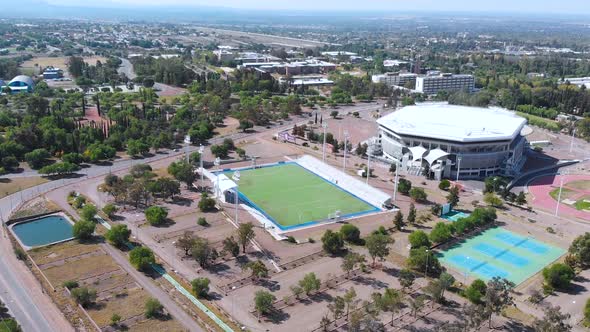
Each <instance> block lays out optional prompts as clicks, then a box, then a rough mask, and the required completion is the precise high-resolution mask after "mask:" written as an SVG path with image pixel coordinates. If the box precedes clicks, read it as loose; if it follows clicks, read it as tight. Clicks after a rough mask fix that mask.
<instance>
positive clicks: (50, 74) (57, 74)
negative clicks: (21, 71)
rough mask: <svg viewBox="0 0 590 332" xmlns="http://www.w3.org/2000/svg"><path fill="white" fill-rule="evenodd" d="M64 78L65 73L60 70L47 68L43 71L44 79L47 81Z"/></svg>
mask: <svg viewBox="0 0 590 332" xmlns="http://www.w3.org/2000/svg"><path fill="white" fill-rule="evenodd" d="M62 77H64V72H63V70H61V69H59V68H55V67H47V68H45V70H44V71H43V79H46V80H54V79H58V78H62Z"/></svg>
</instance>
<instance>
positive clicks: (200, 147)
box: [199, 144, 205, 188]
mask: <svg viewBox="0 0 590 332" xmlns="http://www.w3.org/2000/svg"><path fill="white" fill-rule="evenodd" d="M203 152H205V147H204V146H203V144H201V145H199V154H200V156H199V166H200V169H199V171H200V172H201V188H205V183H204V182H203Z"/></svg>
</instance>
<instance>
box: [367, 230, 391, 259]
mask: <svg viewBox="0 0 590 332" xmlns="http://www.w3.org/2000/svg"><path fill="white" fill-rule="evenodd" d="M393 242H394V241H393V239H392V238H391V237H389V236H388V235H384V234H371V235H369V236H368V237H367V239H366V240H365V246H366V247H367V250H368V251H369V255H370V256H371V258H372V259H373V265H375V260H376V259H377V258H379V259H381V260H382V259H384V258H385V257H386V256H387V255H389V246H390V245H391V244H393Z"/></svg>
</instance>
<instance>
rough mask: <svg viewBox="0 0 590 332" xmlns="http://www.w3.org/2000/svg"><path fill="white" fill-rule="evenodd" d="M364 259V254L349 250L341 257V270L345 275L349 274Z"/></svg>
mask: <svg viewBox="0 0 590 332" xmlns="http://www.w3.org/2000/svg"><path fill="white" fill-rule="evenodd" d="M364 261H365V256H363V255H361V254H359V253H356V252H349V253H347V254H346V255H345V256H344V258H343V259H342V264H341V265H340V267H342V270H343V271H344V272H346V276H347V277H348V276H349V275H350V272H351V271H352V270H354V269H355V268H356V266H357V265H358V264H361V263H363V262H364Z"/></svg>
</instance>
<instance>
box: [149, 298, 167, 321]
mask: <svg viewBox="0 0 590 332" xmlns="http://www.w3.org/2000/svg"><path fill="white" fill-rule="evenodd" d="M162 310H164V306H163V305H162V304H161V303H160V301H158V300H157V299H154V298H151V299H149V300H147V301H146V302H145V317H146V318H153V317H156V316H158V315H160V314H161V313H162Z"/></svg>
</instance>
